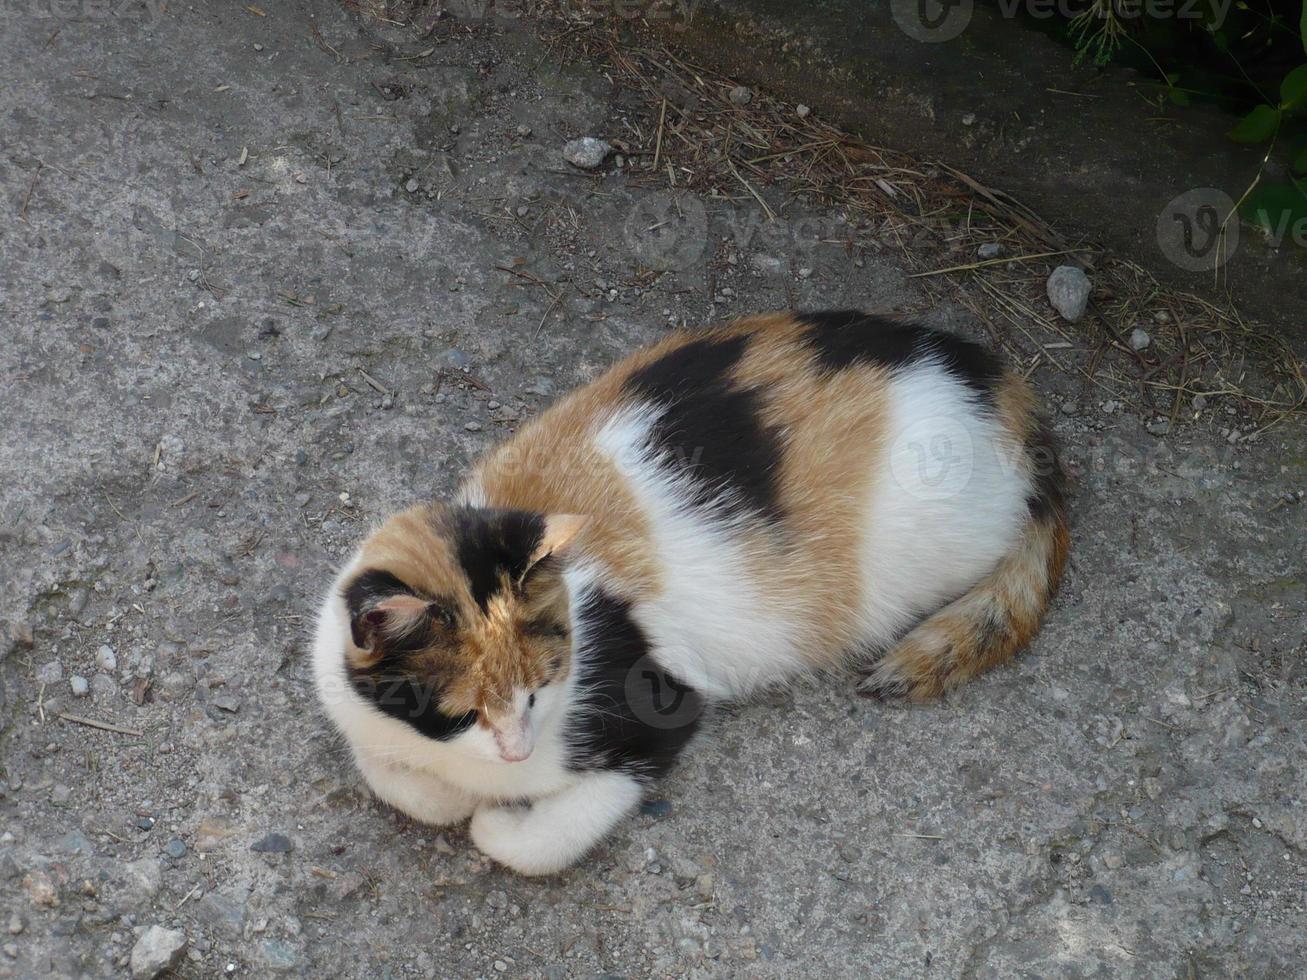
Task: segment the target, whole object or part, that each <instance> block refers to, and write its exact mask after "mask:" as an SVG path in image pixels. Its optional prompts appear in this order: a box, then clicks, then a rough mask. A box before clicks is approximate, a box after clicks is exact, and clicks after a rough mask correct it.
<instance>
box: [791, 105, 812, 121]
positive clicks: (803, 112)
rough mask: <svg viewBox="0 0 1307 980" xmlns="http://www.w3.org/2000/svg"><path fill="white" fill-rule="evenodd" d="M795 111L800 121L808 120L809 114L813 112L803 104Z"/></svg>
mask: <svg viewBox="0 0 1307 980" xmlns="http://www.w3.org/2000/svg"><path fill="white" fill-rule="evenodd" d="M794 111H795V112H797V113H798V114H799V118H800V119H807V118H808V113H810V112H812V110H811V109H810V108H808V106H806V105H804V104H803V103H802V102H800V103H799V104H798V105H797V106H795V107H794Z"/></svg>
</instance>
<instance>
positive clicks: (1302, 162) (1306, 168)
mask: <svg viewBox="0 0 1307 980" xmlns="http://www.w3.org/2000/svg"><path fill="white" fill-rule="evenodd" d="M1293 172H1294V173H1296V174H1307V150H1299V151H1298V155H1297V156H1296V157H1294V158H1293Z"/></svg>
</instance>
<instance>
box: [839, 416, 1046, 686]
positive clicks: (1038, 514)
mask: <svg viewBox="0 0 1307 980" xmlns="http://www.w3.org/2000/svg"><path fill="white" fill-rule="evenodd" d="M1026 421H1027V425H1026V427H1025V428H1026V430H1027V431H1026V433H1025V438H1024V440H1023V445H1024V451H1025V456H1026V463H1027V465H1028V466H1029V467H1030V474H1031V491H1030V495H1029V496H1028V498H1027V501H1026V503H1027V506H1028V508H1029V518H1028V520H1027V521H1026V524H1025V526H1024V527H1023V529H1022V532H1021V536H1020V538H1019V539H1018V540H1017V542H1016V546H1015V547H1014V548H1013V550H1012V551H1011V552H1009V553H1008V554H1007V555H1005V556H1004V557H1003V558H1002V559H1001V560H1000V561H999V563H998V565H997V566H996V567H995V568H994V570H993V571H991V572H990V573H989V574H988V575H986V576H985V577H984V578H983V579H981V580H980V582H978V583H977V584H976V586H975V587H974V588H973V589H972V590H971V591H970V592H968V593H966V594H965V595H963V596H961V597H960V598H958V599H956V600H954V601H953V602H951V603H949V604H948V605H947V606H945V607H944V608H943V609H941V610H939V611H938V612H936V613H935V614H934V615H932V616H930V617H929V618H927V619H925V620H924V621H922V622H921V623H920V624H918V625H917V626H916V627H915V628H914V629H913V630H912V631H911V632H909V633H908V634H907V635H906V636H904V637H903V639H902V640H900V641H899V642H898V644H897V645H895V646H894V647H892V648H891V649H890V651H889V652H888V653H887V654H886V655H885V656H884V657H883V658H882V659H881V660H879V661H878V662H877V663H876V664H875V665H874V666H873V667H872V668H871V670H870V672H869V674H868V675H867V677H866V678H865V679H864V680H863V681H862V682H861V683H860V684H859V685H858V689H859V691H861V692H862V693H865V694H868V695H871V696H874V697H882V698H892V697H907V698H909V699H911V700H913V701H925V700H928V699H930V698H933V697H937V696H938V695H940V694H942V693H943V692H945V691H947V690H949V689H950V688H953V687H956V686H957V685H959V684H961V683H963V682H964V681H967V680H970V679H971V678H972V677H974V676H975V675H976V674H979V673H980V672H981V671H983V670H987V669H989V668H990V667H993V666H995V665H997V664H1001V663H1003V662H1004V661H1005V660H1007V659H1009V658H1010V657H1011V656H1012V655H1013V654H1015V653H1016V652H1017V651H1018V650H1020V649H1022V648H1023V647H1024V646H1025V645H1026V644H1027V643H1029V642H1030V640H1031V638H1032V637H1033V636H1034V635H1035V633H1036V631H1037V630H1038V629H1039V623H1040V620H1041V619H1042V618H1043V615H1044V611H1045V609H1047V608H1048V604H1049V602H1050V601H1051V600H1052V598H1053V595H1054V593H1056V592H1057V586H1058V583H1059V581H1060V580H1061V578H1062V569H1063V567H1064V566H1065V564H1066V558H1067V551H1068V549H1069V547H1070V531H1069V528H1068V525H1067V513H1066V499H1065V486H1064V477H1063V472H1062V468H1061V466H1060V464H1059V462H1058V459H1057V454H1056V452H1055V450H1054V448H1053V441H1052V436H1051V434H1050V433H1049V431H1048V428H1047V427H1046V426H1045V425H1044V424H1043V423H1041V422H1039V421H1037V420H1036V419H1034V417H1033V415H1032V416H1027V417H1026Z"/></svg>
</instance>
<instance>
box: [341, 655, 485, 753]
mask: <svg viewBox="0 0 1307 980" xmlns="http://www.w3.org/2000/svg"><path fill="white" fill-rule="evenodd" d="M388 661H389V658H387V660H383V661H382V663H381V664H380V665H378V666H377V667H376V668H373V669H372V670H355V669H352V668H351V669H350V672H349V679H350V683H351V684H352V685H353V687H354V690H355V691H357V692H358V694H359V696H360V697H361V698H363V699H364V700H365V701H368V702H369V703H370V704H372V705H374V706H375V707H376V708H377V710H378V711H381V712H382V713H383V714H387V715H389V716H390V717H392V718H395V719H398V720H399V721H402V722H404V723H406V724H409V725H412V726H413V727H414V728H415V729H417V731H418V732H419V733H420V734H422V735H425V736H426V737H427V738H434V739H438V740H441V739H449V738H453V737H454V736H455V735H457V734H459V733H460V732H462V731H465V730H466V729H468V728H469V727H471V725H472V723H473V722H475V721H476V719H477V716H476V712H475V711H472V712H468V713H467V714H465V715H458V716H453V715H447V714H445V713H444V712H443V711H441V710H440V708H439V707H438V705H439V701H440V687H439V686H438V685H437V684H434V683H429V682H423V681H419V680H418V679H417V678H415V677H413V676H412V675H406V674H402V673H386V672H385V671H386V667H387V664H388ZM389 666H390V667H391V668H395V667H397V666H398V665H396V664H394V663H393V662H390V663H389ZM377 671H381V672H380V673H378V672H377Z"/></svg>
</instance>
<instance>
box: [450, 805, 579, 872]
mask: <svg viewBox="0 0 1307 980" xmlns="http://www.w3.org/2000/svg"><path fill="white" fill-rule="evenodd" d="M530 819H531V810H530V809H529V808H527V807H521V806H495V805H494V804H490V803H485V804H482V805H481V806H479V807H477V810H476V812H475V813H474V814H472V825H471V827H470V828H469V833H470V834H471V836H472V843H473V844H475V845H476V846H477V849H478V850H480V851H481V853H482V854H485V855H486V856H487V857H490V858H493V859H494V860H496V861H498V862H499V863H500V864H502V865H504V866H506V867H509V868H512V869H513V870H514V871H516V872H517V873H518V874H524V875H543V874H550V873H551V872H554V871H557V870H558V867H557V865H556V864H554V863H552V862H549V861H548V860H547V857H548V855H547V853H542V851H541V849H540V847H539V845H538V843H537V841H536V840H535V835H534V834H532V833H531V826H530V823H529V821H530Z"/></svg>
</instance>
